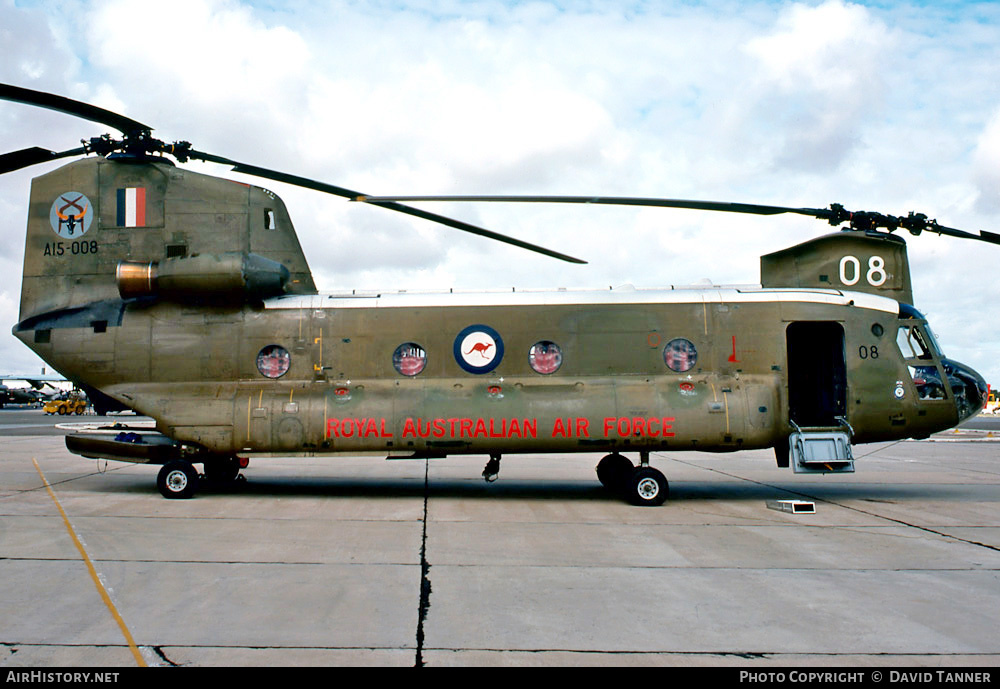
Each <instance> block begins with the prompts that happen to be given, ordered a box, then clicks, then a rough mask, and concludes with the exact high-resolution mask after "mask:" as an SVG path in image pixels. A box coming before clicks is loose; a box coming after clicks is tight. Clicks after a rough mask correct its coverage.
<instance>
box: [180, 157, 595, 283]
mask: <svg viewBox="0 0 1000 689" xmlns="http://www.w3.org/2000/svg"><path fill="white" fill-rule="evenodd" d="M187 155H188V156H190V157H191V158H195V159H198V160H205V161H208V162H210V163H220V164H222V165H231V166H232V167H233V171H234V172H242V173H244V174H247V175H254V176H255V177H263V178H264V179H271V180H274V181H276V182H284V183H286V184H293V185H295V186H298V187H304V188H306V189H312V190H314V191H321V192H323V193H326V194H333V195H334V196H340V197H342V198H345V199H350V200H352V201H355V200H365V199H367V198H368V197H366V196H365V195H364V194H362V193H361V192H357V191H352V190H350V189H345V188H344V187H338V186H335V185H333V184H326V183H325V182H318V181H316V180H313V179H308V178H306V177H299V176H298V175H290V174H287V173H284V172H278V171H277V170H269V169H267V168H262V167H257V166H255V165H247V164H245V163H240V162H237V161H235V160H230V159H228V158H222V157H220V156H216V155H212V154H211V153H202V152H200V151H195V150H189V151H188V152H187ZM372 205H376V206H381V207H382V208H388V209H389V210H393V211H397V212H399V213H406V214H407V215H412V216H415V217H417V218H422V219H424V220H430V221H431V222H436V223H440V224H442V225H447V226H448V227H453V228H455V229H456V230H462V231H463V232H468V233H470V234H475V235H479V236H480V237H486V238H487V239H495V240H496V241H498V242H503V243H505V244H510V245H512V246H517V247H520V248H522V249H527V250H528V251H534V252H535V253H539V254H544V255H545V256H551V257H552V258H558V259H559V260H561V261H567V262H569V263H581V264H585V263H586V261H584V260H581V259H579V258H574V257H573V256H568V255H566V254H563V253H559V252H558V251H553V250H551V249H546V248H545V247H541V246H538V245H536V244H531V243H529V242H524V241H521V240H520V239H514V238H513V237H508V236H507V235H503V234H500V233H498V232H492V231H491V230H486V229H483V228H482V227H477V226H475V225H470V224H469V223H465V222H462V221H461V220H454V219H452V218H448V217H445V216H443V215H438V214H436V213H429V212H427V211H423V210H420V209H418V208H411V207H410V206H404V205H403V204H401V203H395V202H393V201H384V202H377V203H376V202H372Z"/></svg>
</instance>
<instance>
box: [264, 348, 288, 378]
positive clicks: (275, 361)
mask: <svg viewBox="0 0 1000 689" xmlns="http://www.w3.org/2000/svg"><path fill="white" fill-rule="evenodd" d="M291 365H292V355H291V354H289V353H288V350H287V349H285V348H284V347H282V346H281V345H268V346H267V347H264V348H263V349H262V350H260V353H258V354H257V370H258V371H260V375H262V376H264V377H265V378H281V376H283V375H285V374H286V373H288V367H289V366H291Z"/></svg>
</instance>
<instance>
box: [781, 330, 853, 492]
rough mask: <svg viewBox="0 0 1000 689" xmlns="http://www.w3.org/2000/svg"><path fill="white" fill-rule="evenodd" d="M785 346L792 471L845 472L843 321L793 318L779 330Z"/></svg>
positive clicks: (849, 460) (848, 467) (849, 466)
mask: <svg viewBox="0 0 1000 689" xmlns="http://www.w3.org/2000/svg"><path fill="white" fill-rule="evenodd" d="M785 337H786V344H787V351H788V417H789V419H790V420H791V422H792V425H793V426H794V427H795V429H796V432H795V433H793V434H792V435H791V437H790V438H789V452H790V459H791V462H792V466H793V467H794V469H795V471H796V472H800V473H811V472H820V473H827V472H851V471H854V457H853V455H852V453H851V437H850V426H848V425H847V422H846V418H847V358H846V354H845V349H844V326H843V325H841V324H840V323H837V322H834V321H798V322H795V323H789V325H788V328H787V329H786V330H785Z"/></svg>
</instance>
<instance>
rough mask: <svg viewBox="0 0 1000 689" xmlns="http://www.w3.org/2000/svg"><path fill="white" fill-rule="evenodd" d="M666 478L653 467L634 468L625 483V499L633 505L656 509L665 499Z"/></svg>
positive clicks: (667, 489)
mask: <svg viewBox="0 0 1000 689" xmlns="http://www.w3.org/2000/svg"><path fill="white" fill-rule="evenodd" d="M668 491H669V487H668V484H667V478H666V477H665V476H664V475H663V474H662V473H661V472H660V471H659V470H658V469H654V468H653V467H636V468H635V469H634V470H633V471H632V475H631V476H629V477H628V480H627V481H626V483H625V499H626V500H628V501H629V502H630V503H632V504H633V505H649V506H651V507H657V506H659V505H662V504H663V503H664V502H665V501H666V499H667V492H668Z"/></svg>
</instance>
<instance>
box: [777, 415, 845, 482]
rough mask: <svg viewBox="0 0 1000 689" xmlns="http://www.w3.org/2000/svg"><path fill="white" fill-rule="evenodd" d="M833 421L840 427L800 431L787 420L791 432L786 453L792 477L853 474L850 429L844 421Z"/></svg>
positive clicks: (801, 429) (838, 418)
mask: <svg viewBox="0 0 1000 689" xmlns="http://www.w3.org/2000/svg"><path fill="white" fill-rule="evenodd" d="M836 418H837V421H840V422H841V424H842V425H843V426H842V427H841V426H837V427H817V428H801V427H800V426H798V425H797V424H796V423H795V422H794V421H790V423H791V424H792V426H793V427H794V428H795V433H792V434H791V435H790V436H789V437H788V451H789V458H790V459H791V464H792V469H793V470H794V471H795V473H796V474H851V473H854V453H853V452H852V451H851V437H852V436H853V435H854V429H852V428H851V425H850V424H849V423H847V419H846V418H844V417H842V416H838V417H836ZM845 429H846V430H845Z"/></svg>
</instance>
